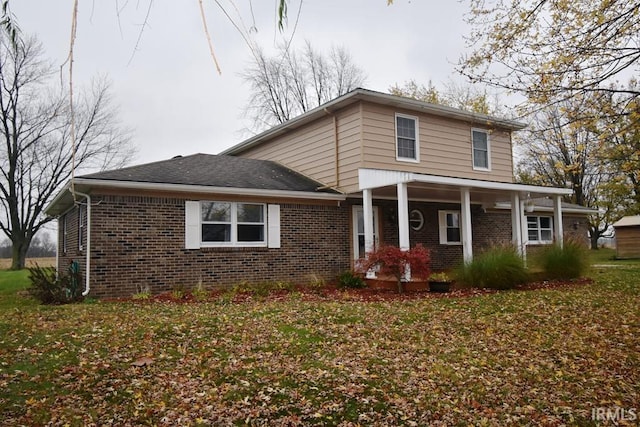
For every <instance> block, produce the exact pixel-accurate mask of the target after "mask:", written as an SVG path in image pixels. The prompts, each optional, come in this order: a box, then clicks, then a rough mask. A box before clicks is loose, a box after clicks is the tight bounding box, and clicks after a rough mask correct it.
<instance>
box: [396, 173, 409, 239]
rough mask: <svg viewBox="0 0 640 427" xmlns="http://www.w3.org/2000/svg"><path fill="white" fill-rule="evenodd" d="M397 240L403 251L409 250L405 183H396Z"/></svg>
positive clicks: (407, 199)
mask: <svg viewBox="0 0 640 427" xmlns="http://www.w3.org/2000/svg"><path fill="white" fill-rule="evenodd" d="M398 240H399V247H400V249H402V250H403V251H406V250H409V248H410V247H411V246H410V243H409V197H408V195H407V183H406V182H400V183H398Z"/></svg>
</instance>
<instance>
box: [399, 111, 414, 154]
mask: <svg viewBox="0 0 640 427" xmlns="http://www.w3.org/2000/svg"><path fill="white" fill-rule="evenodd" d="M417 129H418V118H417V117H411V116H404V115H400V114H396V156H397V159H398V160H409V161H418V160H419V158H418V150H419V149H418V133H417Z"/></svg>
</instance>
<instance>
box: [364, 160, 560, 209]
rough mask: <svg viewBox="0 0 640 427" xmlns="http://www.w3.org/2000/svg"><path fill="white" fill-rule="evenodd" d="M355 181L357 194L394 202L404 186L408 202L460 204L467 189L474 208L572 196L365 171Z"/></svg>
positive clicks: (470, 181) (537, 189) (551, 190)
mask: <svg viewBox="0 0 640 427" xmlns="http://www.w3.org/2000/svg"><path fill="white" fill-rule="evenodd" d="M358 180H359V188H360V190H367V189H368V190H373V191H374V192H373V194H374V196H375V197H380V198H387V197H388V198H395V197H396V194H397V193H396V188H395V186H396V185H397V184H400V183H406V184H407V192H408V196H409V198H410V199H414V200H415V199H425V200H437V201H454V202H459V200H460V189H463V188H466V189H469V194H470V199H471V203H475V204H488V203H491V204H494V203H498V202H510V200H511V195H512V194H513V193H518V194H519V195H520V196H521V197H522V198H541V197H549V196H568V195H571V194H572V193H573V191H572V190H571V189H568V188H559V187H543V186H538V185H528V184H514V183H508V182H496V181H483V180H478V179H467V178H454V177H447V176H439V175H429V174H421V173H414V172H402V171H391V170H382V169H367V168H362V169H359V170H358Z"/></svg>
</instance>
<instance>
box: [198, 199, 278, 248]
mask: <svg viewBox="0 0 640 427" xmlns="http://www.w3.org/2000/svg"><path fill="white" fill-rule="evenodd" d="M202 202H225V203H231V204H232V206H236V207H232V210H234V211H233V215H234V216H233V217H232V218H234V219H233V221H232V236H235V233H236V232H237V231H234V230H233V228H234V226H233V224H235V225H236V226H237V216H235V215H236V214H235V212H236V210H235V209H237V203H246V204H252V205H262V206H263V209H264V211H263V214H264V222H263V223H262V224H263V225H264V241H262V242H235V241H234V240H233V239H234V238H233V237H232V241H231V242H203V241H202V213H201V212H202V210H201V209H202V208H201V203H202ZM225 247H226V248H234V247H255V248H264V247H268V248H280V205H271V204H269V205H267V204H264V203H256V202H251V201H238V202H230V201H227V200H202V201H193V200H187V201H185V249H200V248H225Z"/></svg>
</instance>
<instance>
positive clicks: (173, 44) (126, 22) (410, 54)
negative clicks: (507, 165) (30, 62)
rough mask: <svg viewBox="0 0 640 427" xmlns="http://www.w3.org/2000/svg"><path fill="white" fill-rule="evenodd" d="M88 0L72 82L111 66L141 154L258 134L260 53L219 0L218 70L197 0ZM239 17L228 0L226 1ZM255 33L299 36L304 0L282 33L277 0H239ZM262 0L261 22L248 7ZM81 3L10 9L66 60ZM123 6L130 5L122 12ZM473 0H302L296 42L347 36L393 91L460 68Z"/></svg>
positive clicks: (205, 149)
mask: <svg viewBox="0 0 640 427" xmlns="http://www.w3.org/2000/svg"><path fill="white" fill-rule="evenodd" d="M149 1H151V0H80V1H79V19H78V30H77V41H76V46H75V65H74V81H75V82H76V84H77V85H83V84H88V83H89V82H90V80H91V78H92V76H97V75H106V76H107V77H108V79H109V80H110V81H111V83H112V90H113V95H114V101H115V104H116V105H117V106H118V107H119V110H120V112H121V114H120V118H121V120H122V122H123V123H124V124H125V125H126V126H128V127H130V128H132V129H133V131H134V138H133V141H134V144H135V145H136V147H137V149H138V154H137V157H136V158H135V159H134V160H133V163H136V164H137V163H146V162H150V161H156V160H163V159H167V158H170V157H173V156H175V155H178V154H182V155H188V154H193V153H198V152H201V153H210V154H216V153H219V152H220V151H222V150H224V149H226V148H228V147H230V146H232V145H235V144H237V143H239V142H241V141H242V140H243V139H245V138H247V137H249V136H250V135H248V134H247V133H246V131H244V132H243V129H246V127H247V125H248V123H247V122H246V119H244V118H243V116H242V112H243V108H244V106H245V105H246V101H247V98H248V87H247V85H246V84H244V83H243V81H242V79H241V78H240V77H239V75H238V74H239V73H240V72H241V71H242V70H243V68H245V67H246V65H247V64H248V63H249V61H250V58H251V52H250V50H249V48H248V47H247V45H246V44H245V42H244V41H243V39H242V37H241V35H240V33H239V32H238V30H236V29H235V28H234V27H233V25H232V24H231V22H230V21H229V20H228V19H227V18H226V17H225V16H224V14H223V13H222V11H221V10H220V8H219V7H218V6H217V5H216V4H215V2H214V1H213V0H204V1H203V3H204V6H205V12H206V16H207V20H208V27H209V31H210V34H211V37H212V41H213V44H214V48H215V52H216V55H217V58H218V61H219V63H220V66H221V68H222V75H218V73H217V72H216V69H215V66H214V64H213V60H212V58H211V56H210V55H209V49H208V46H207V42H206V37H205V35H204V31H203V27H202V20H201V16H200V11H199V5H198V0H191V1H169V0H155V1H153V3H152V6H151V9H150V11H149V18H148V21H147V27H146V28H145V29H144V31H143V32H142V35H141V39H140V40H139V42H138V47H137V51H135V53H134V49H135V47H136V42H137V40H138V37H139V35H140V30H141V26H142V24H143V22H144V18H145V15H146V14H147V9H148V6H149ZM220 3H221V4H223V5H225V6H226V8H227V11H228V12H229V13H230V14H232V15H233V17H234V18H237V16H238V15H237V13H236V10H234V7H233V6H231V3H230V2H229V0H220ZM235 3H236V4H237V6H238V11H239V12H240V14H241V16H242V19H243V20H244V23H245V24H246V25H247V26H251V25H254V26H255V27H256V28H257V32H253V33H252V34H253V37H254V39H255V40H256V41H257V42H258V44H259V45H260V46H262V47H263V48H265V49H272V48H273V47H274V46H275V45H276V44H277V43H278V42H280V41H281V40H282V38H283V37H285V38H289V37H291V33H292V30H293V27H294V24H295V21H296V15H297V13H298V8H299V6H300V0H290V2H289V3H290V6H289V20H288V26H287V29H286V31H285V33H284V34H281V33H279V32H278V31H276V30H275V19H276V18H275V4H276V0H253V1H252V2H251V0H235ZM250 4H252V7H253V17H254V19H255V23H254V20H253V19H252V15H251V11H250V8H249V5H250ZM72 6H73V1H72V0H64V1H63V0H56V1H51V0H16V1H12V2H11V7H12V12H13V13H14V14H15V15H16V17H17V20H18V24H19V26H20V27H21V29H22V30H23V32H24V33H28V34H36V35H37V36H38V38H39V39H40V41H41V42H42V43H43V44H44V48H45V51H46V53H47V56H48V57H49V58H50V59H51V60H52V61H53V62H54V63H55V64H56V65H60V64H62V63H63V62H64V59H65V58H66V56H67V54H68V50H69V37H70V31H71V16H72ZM117 6H120V7H121V9H122V10H121V11H120V13H118V11H117ZM466 10H467V4H466V2H459V1H456V0H446V1H444V0H441V1H433V0H432V1H427V0H412V1H408V0H395V1H394V4H393V5H391V6H387V1H386V0H304V1H303V2H302V8H301V11H300V15H299V16H300V18H299V22H298V23H297V27H296V30H295V33H294V35H293V46H294V47H296V46H302V45H303V44H304V41H305V40H309V41H311V43H312V45H313V46H314V47H315V48H318V49H320V50H322V51H324V52H327V51H328V50H329V48H330V47H331V45H343V46H345V47H346V48H347V50H348V51H349V52H351V54H352V56H353V59H354V62H355V63H356V64H357V65H358V66H360V67H361V68H363V69H364V70H365V72H366V74H367V81H366V84H365V87H366V88H368V89H373V90H377V91H382V92H386V91H387V90H388V88H389V86H391V85H393V84H394V83H403V82H405V81H407V80H409V79H415V80H417V81H418V82H421V83H425V84H426V83H427V82H428V81H429V80H432V81H433V83H434V84H436V86H441V84H443V83H445V82H447V80H449V79H455V80H457V81H461V78H459V77H456V76H455V71H454V63H455V62H457V60H458V58H459V56H460V55H461V54H462V53H463V51H464V41H463V35H466V34H467V33H468V28H467V26H466V24H465V23H464V20H463V17H464V14H465V13H466Z"/></svg>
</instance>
